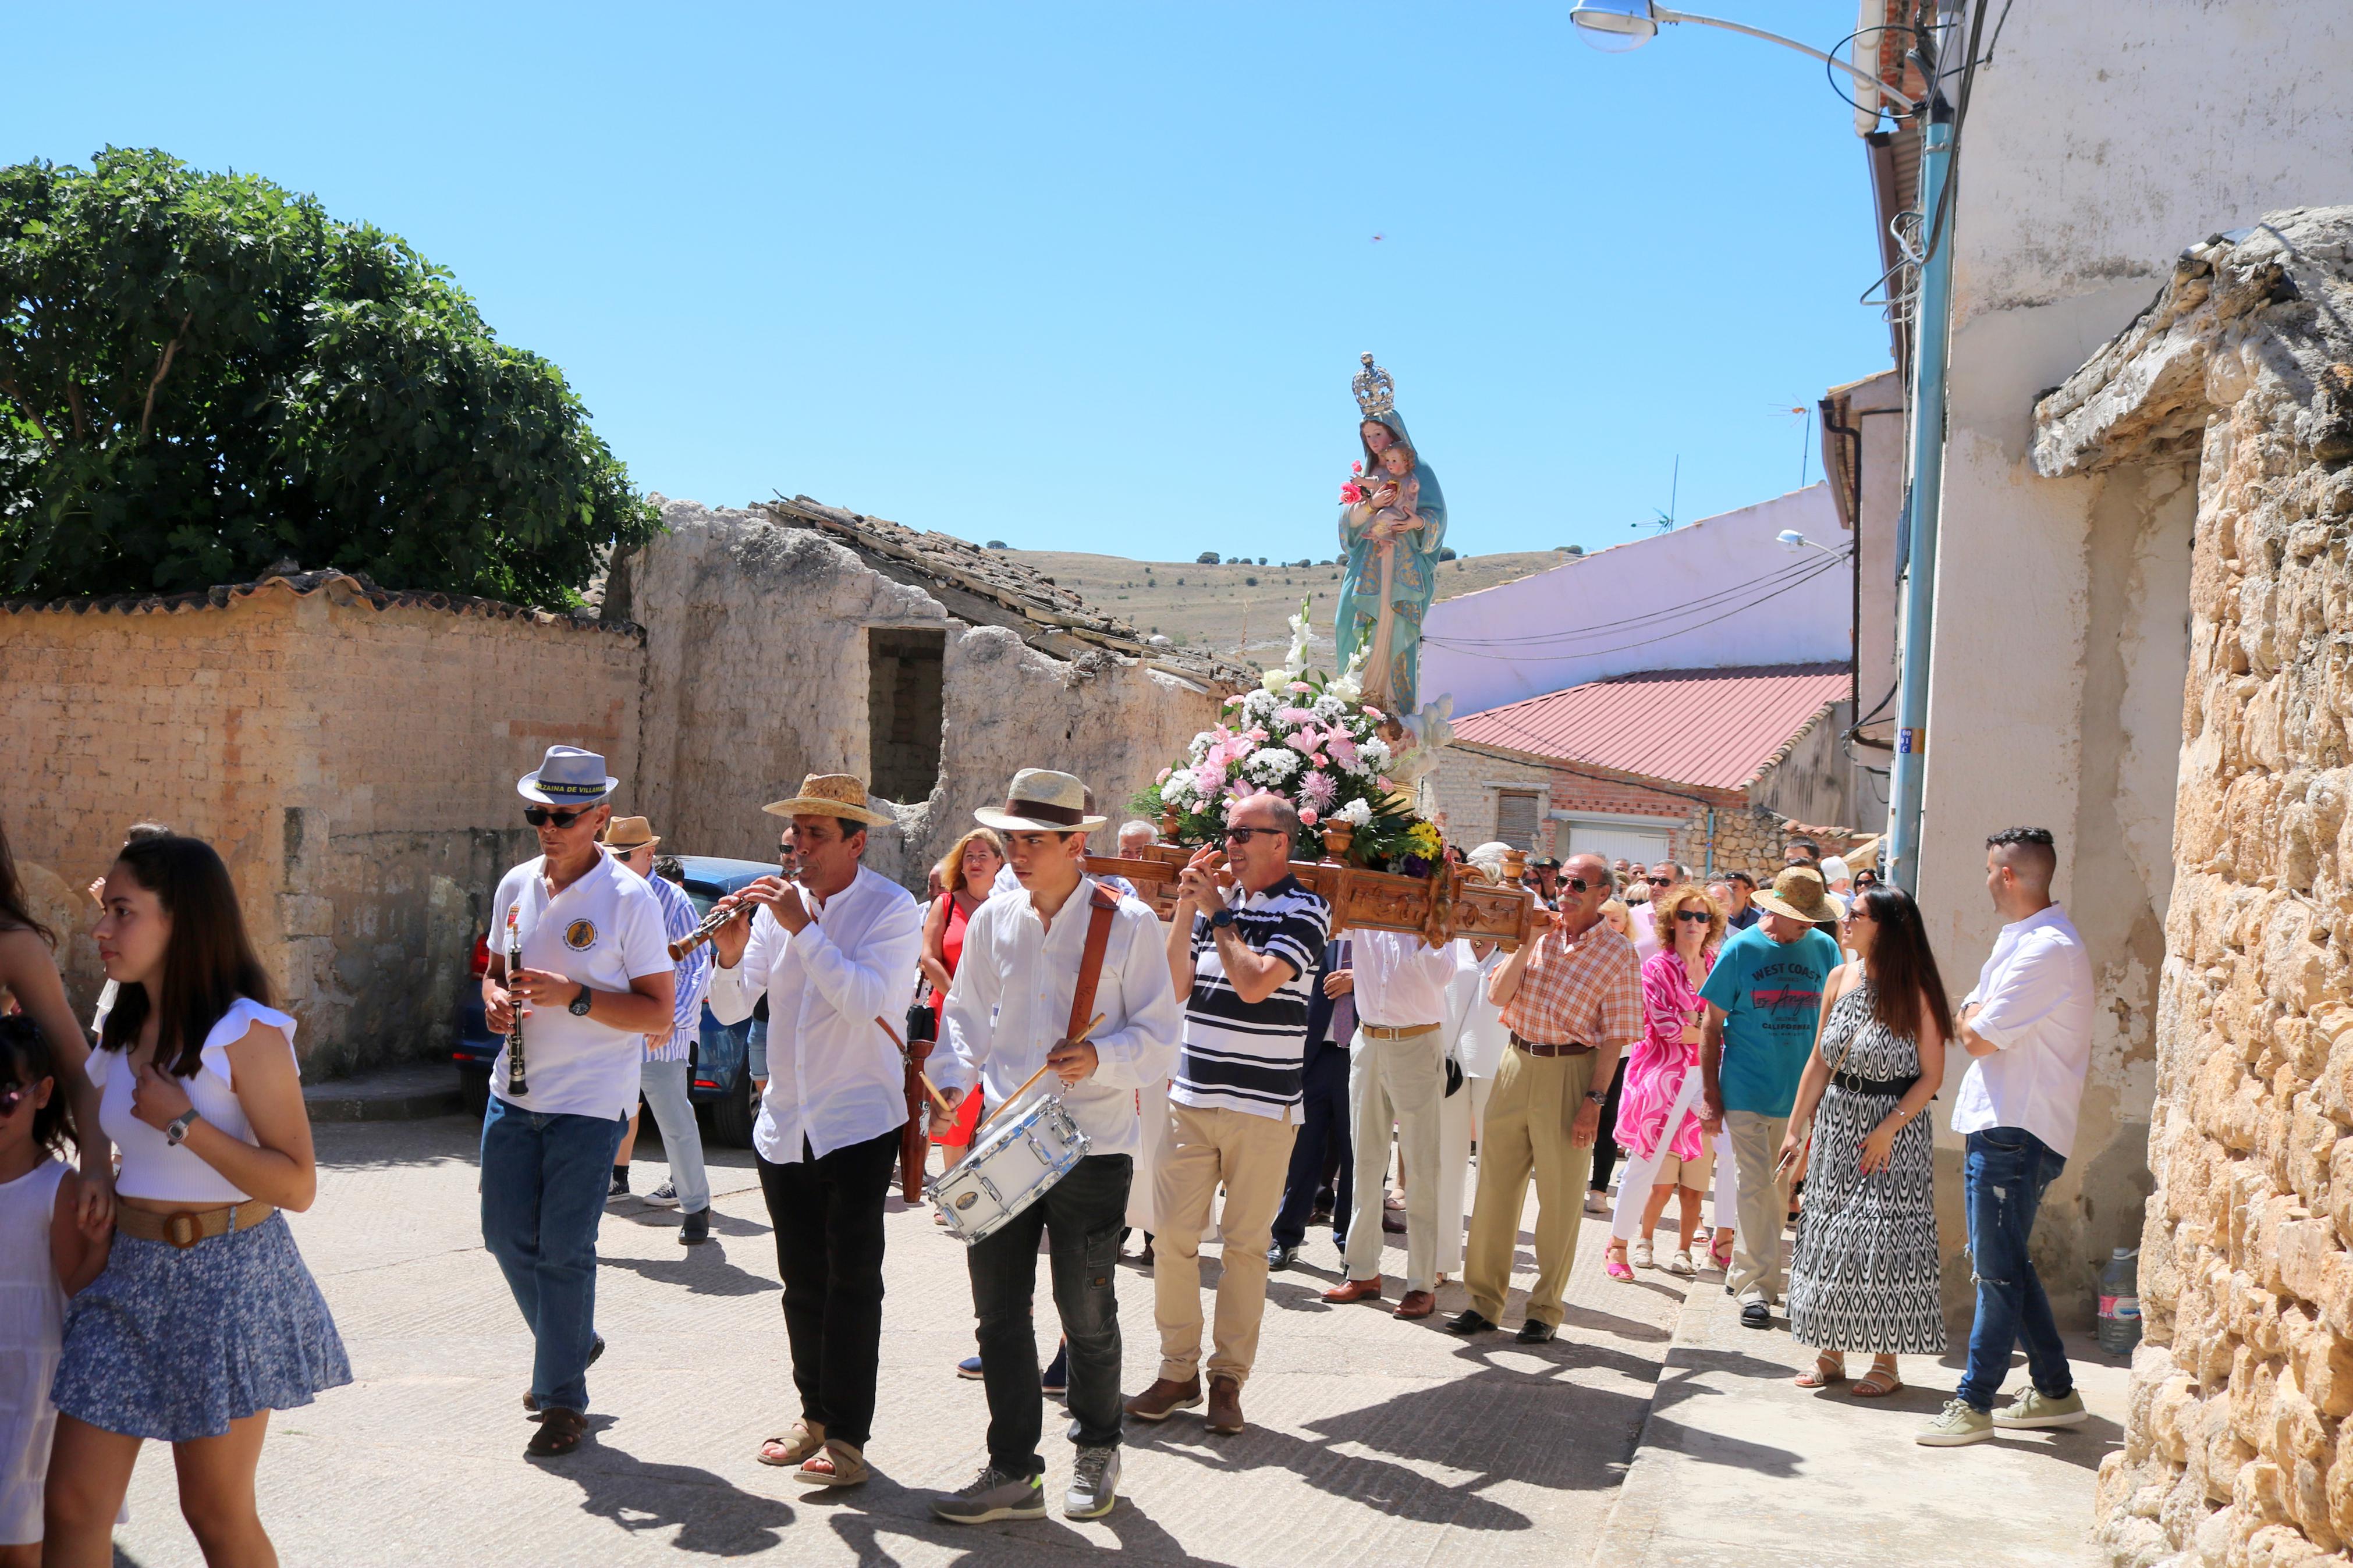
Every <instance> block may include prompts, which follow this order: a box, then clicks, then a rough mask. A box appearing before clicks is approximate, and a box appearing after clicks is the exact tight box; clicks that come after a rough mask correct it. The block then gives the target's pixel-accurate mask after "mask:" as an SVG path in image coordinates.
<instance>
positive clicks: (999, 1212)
mask: <svg viewBox="0 0 2353 1568" xmlns="http://www.w3.org/2000/svg"><path fill="white" fill-rule="evenodd" d="M1086 1153H1087V1135H1086V1134H1085V1133H1083V1132H1082V1131H1079V1127H1078V1123H1077V1122H1075V1121H1071V1113H1070V1112H1069V1111H1067V1110H1063V1109H1062V1101H1061V1100H1060V1097H1058V1096H1055V1095H1050V1094H1045V1095H1039V1097H1037V1098H1036V1099H1034V1100H1029V1101H1027V1102H1024V1101H1021V1100H1016V1101H1015V1102H1014V1103H1013V1104H1011V1105H1009V1106H1008V1107H1007V1108H1006V1109H1005V1110H1004V1111H1003V1112H1002V1113H1001V1114H999V1115H998V1116H997V1119H996V1120H995V1121H991V1122H990V1123H988V1125H987V1127H985V1128H983V1129H982V1130H981V1131H980V1133H979V1135H978V1136H977V1137H976V1138H975V1139H974V1140H973V1143H972V1151H971V1152H969V1153H967V1154H966V1155H965V1157H964V1158H963V1159H961V1160H958V1161H957V1162H956V1163H955V1164H954V1165H952V1166H950V1167H949V1168H948V1170H947V1172H946V1173H944V1174H943V1175H942V1176H941V1177H940V1179H939V1180H938V1181H937V1182H935V1183H934V1184H932V1201H933V1202H934V1203H935V1204H937V1205H939V1209H940V1213H941V1214H942V1215H944V1217H945V1218H946V1220H947V1222H948V1229H949V1230H950V1231H951V1232H953V1233H954V1234H955V1237H957V1239H959V1240H961V1241H963V1242H964V1243H965V1245H966V1246H970V1245H971V1244H972V1243H974V1242H976V1241H979V1240H981V1239H982V1238H983V1237H987V1236H990V1235H993V1234H994V1233H995V1232H997V1230H999V1229H1001V1228H1002V1227H1003V1226H1005V1224H1006V1223H1007V1222H1008V1221H1009V1220H1011V1219H1012V1218H1013V1216H1014V1215H1018V1214H1019V1213H1020V1212H1021V1211H1022V1210H1023V1209H1026V1208H1028V1207H1029V1205H1031V1204H1034V1203H1036V1202H1037V1201H1038V1200H1039V1198H1041V1197H1044V1196H1045V1195H1046V1189H1047V1188H1049V1187H1050V1186H1052V1185H1053V1184H1055V1183H1056V1182H1059V1181H1060V1180H1061V1179H1062V1178H1063V1177H1064V1176H1067V1175H1069V1174H1070V1173H1071V1171H1073V1170H1074V1169H1076V1168H1077V1166H1078V1163H1079V1162H1080V1161H1081V1160H1083V1159H1084V1158H1086Z"/></svg>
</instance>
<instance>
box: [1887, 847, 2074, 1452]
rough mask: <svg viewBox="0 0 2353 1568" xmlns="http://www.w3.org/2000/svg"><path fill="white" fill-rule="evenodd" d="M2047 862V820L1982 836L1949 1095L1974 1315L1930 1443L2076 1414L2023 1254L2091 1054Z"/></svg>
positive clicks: (2043, 1299) (2061, 1159)
mask: <svg viewBox="0 0 2353 1568" xmlns="http://www.w3.org/2000/svg"><path fill="white" fill-rule="evenodd" d="M2058 869H2059V853H2058V850H2057V849H2056V848H2055V847H2053V846H2052V840H2051V834H2050V833H2049V831H2048V830H2047V829H2044V828H2040V827H2013V828H2010V829H2009V830H2007V831H2005V832H2001V833H1997V834H1995V835H1994V836H1993V837H1990V838H1989V839H1987V840H1986V890H1987V891H1988V892H1989V893H1991V894H1992V895H1993V905H1994V908H1995V909H1996V910H1999V911H2000V914H2001V918H2002V921H2003V922H2004V923H2003V925H2002V928H2001V934H2000V936H1998V937H1996V938H1995V939H1994V944H1993V954H1992V956H1991V957H1989V958H1988V959H1987V960H1986V963H1985V968H1984V970H1983V971H1982V972H1981V973H1979V974H1978V984H1977V987H1976V989H1975V990H1973V991H1971V992H1970V993H1969V994H1968V998H1967V999H1966V1000H1964V1001H1963V1002H1962V1004H1961V1011H1960V1016H1958V1018H1957V1020H1956V1024H1957V1029H1956V1033H1957V1035H1958V1037H1959V1039H1960V1044H1961V1047H1962V1048H1963V1049H1964V1050H1966V1051H1968V1054H1969V1057H1970V1061H1969V1070H1968V1075H1967V1076H1966V1077H1964V1078H1963V1079H1961V1088H1960V1092H1959V1093H1958V1094H1957V1095H1956V1096H1955V1097H1954V1100H1953V1131H1956V1132H1959V1133H1963V1134H1965V1135H1966V1136H1967V1138H1968V1153H1967V1155H1966V1156H1965V1158H1964V1160H1963V1163H1962V1166H1961V1173H1962V1178H1961V1179H1962V1191H1963V1193H1964V1195H1965V1200H1966V1202H1967V1205H1968V1220H1969V1261H1970V1265H1971V1267H1972V1268H1973V1270H1974V1271H1975V1273H1976V1275H1977V1284H1978V1310H1977V1321H1976V1323H1975V1324H1974V1325H1973V1326H1972V1327H1971V1328H1970V1330H1969V1363H1968V1372H1967V1373H1964V1374H1963V1375H1962V1378H1961V1383H1960V1386H1959V1387H1958V1388H1957V1389H1956V1390H1955V1391H1954V1395H1953V1398H1952V1399H1951V1400H1949V1401H1947V1404H1946V1405H1945V1408H1944V1411H1943V1413H1942V1414H1941V1415H1938V1416H1937V1417H1936V1420H1934V1421H1933V1422H1931V1423H1929V1424H1928V1425H1927V1426H1925V1427H1923V1428H1922V1429H1921V1430H1920V1431H1919V1432H1917V1433H1916V1434H1915V1440H1916V1441H1918V1442H1920V1443H1923V1444H1926V1445H1927V1446H1929V1447H1957V1446H1958V1445H1960V1444H1963V1443H1975V1442H1979V1441H1981V1440H1983V1439H1985V1438H1987V1437H1990V1436H1993V1431H1994V1428H1995V1427H1997V1426H2006V1427H2040V1426H2075V1425H2077V1424H2079V1423H2080V1422H2082V1421H2083V1420H2084V1417H2085V1413H2084V1400H2083V1396H2082V1395H2081V1394H2077V1393H2076V1392H2075V1380H2074V1376H2073V1373H2071V1372H2070V1371H2069V1370H2068V1367H2067V1352H2066V1349H2065V1347H2064V1346H2063V1344H2062V1343H2061V1342H2060V1339H2059V1326H2058V1323H2057V1321H2055V1320H2054V1319H2053V1318H2052V1314H2051V1300H2050V1298H2049V1297H2047V1296H2046V1295H2044V1294H2043V1290H2042V1279H2039V1278H2038V1277H2037V1276H2036V1274H2035V1272H2034V1264H2033V1262H2032V1260H2031V1258H2029V1257H2028V1256H2027V1242H2028V1240H2029V1238H2030V1237H2031V1236H2032V1235H2033V1233H2034V1212H2035V1210H2036V1208H2037V1207H2038V1206H2040V1205H2041V1204H2042V1194H2043V1191H2044V1189H2046V1188H2047V1187H2049V1186H2050V1184H2051V1183H2052V1180H2053V1179H2054V1178H2055V1177H2057V1175H2058V1174H2059V1173H2060V1172H2061V1171H2062V1170H2063V1169H2064V1168H2065V1166H2066V1163H2067V1156H2068V1155H2069V1154H2070V1153H2071V1152H2073V1149H2074V1146H2075V1113H2076V1110H2077V1108H2078V1106H2079V1104H2080V1102H2081V1101H2082V1100H2083V1095H2084V1074H2085V1073H2086V1072H2088V1071H2089V1070H2090V1068H2091V1063H2092V1009H2093V1004H2094V995H2093V991H2092V962H2091V957H2090V955H2089V954H2088V953H2087V952H2085V951H2084V939H2083V938H2082V937H2080V936H2078V935H2077V934H2076V932H2075V927H2074V925H2073V922H2071V921H2069V920H2068V919H2067V911H2066V910H2063V909H2061V908H2060V907H2059V906H2058V905H2057V904H2055V903H2053V902H2052V901H2051V884H2052V878H2053V877H2054V876H2055V875H2056V874H2057V872H2058ZM2019 1342H2023V1343H2024V1344H2025V1346H2026V1368H2027V1373H2028V1375H2029V1376H2030V1377H2031V1380H2032V1381H2031V1384H2029V1386H2028V1387H2027V1389H2026V1392H2025V1393H2023V1394H2021V1395H2020V1396H2019V1397H2018V1399H2017V1400H2016V1401H2014V1402H2013V1403H2012V1404H2010V1405H2008V1406H2006V1407H2005V1408H2003V1409H2001V1410H1999V1411H1997V1410H1995V1409H1994V1408H1993V1402H1994V1396H1995V1395H1996V1394H2000V1392H2001V1385H2002V1382H2003V1380H2004V1379H2005V1378H2007V1377H2008V1376H2009V1375H2010V1347H2011V1346H2012V1345H2013V1344H2015V1343H2019Z"/></svg>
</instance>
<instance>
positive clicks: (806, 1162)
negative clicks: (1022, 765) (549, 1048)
mask: <svg viewBox="0 0 2353 1568" xmlns="http://www.w3.org/2000/svg"><path fill="white" fill-rule="evenodd" d="M761 809H762V810H763V811H765V812H767V813H768V814H769V815H770V816H787V817H790V818H791V819H792V824H793V846H794V848H795V849H796V850H797V854H798V858H799V861H800V873H799V877H798V879H797V880H796V881H791V882H787V881H786V880H784V879H781V878H777V877H763V878H761V879H759V880H758V881H756V882H754V883H753V884H752V885H751V886H750V887H748V888H746V889H744V890H743V891H741V892H737V893H731V894H729V895H728V897H727V898H726V899H724V900H721V901H722V902H723V903H726V904H728V905H729V906H730V907H731V908H734V909H738V910H746V909H751V910H756V911H757V912H756V913H754V914H753V915H752V916H751V917H750V919H749V920H744V919H738V920H733V921H729V922H727V923H726V924H725V925H723V926H721V927H720V928H719V931H718V934H717V935H716V936H715V937H714V938H713V939H712V943H713V945H714V946H716V947H717V948H718V950H719V967H718V968H717V969H716V970H714V971H713V972H712V977H711V1011H712V1015H713V1016H716V1017H717V1018H718V1019H719V1021H720V1022H721V1023H723V1024H737V1023H741V1022H743V1021H744V1019H745V1018H748V1017H750V1016H752V1009H753V1007H754V1005H756V1004H757V1003H758V1002H759V1000H760V998H761V996H763V995H764V994H765V996H766V997H767V999H768V1087H767V1089H765V1091H764V1092H763V1093H762V1094H761V1096H760V1118H759V1121H756V1122H755V1123H754V1125H753V1128H752V1147H753V1151H754V1153H755V1154H756V1155H757V1156H758V1158H759V1165H760V1192H761V1194H762V1195H763V1196H764V1197H765V1198H766V1200H767V1204H768V1218H769V1221H770V1222H771V1223H772V1224H773V1225H774V1226H775V1227H776V1268H777V1270H778V1272H779V1273H780V1274H781V1275H782V1276H783V1278H784V1282H785V1330H786V1335H787V1337H788V1338H789V1339H790V1341H791V1343H792V1355H793V1385H794V1387H795V1388H796V1389H797V1390H798V1391H799V1394H800V1398H801V1418H800V1420H799V1421H797V1422H796V1423H795V1424H794V1425H793V1426H792V1428H791V1430H789V1431H787V1432H786V1433H785V1434H783V1435H781V1436H775V1437H770V1438H768V1439H767V1440H766V1441H765V1442H764V1443H762V1444H761V1446H760V1451H759V1454H758V1456H757V1457H758V1458H759V1460H760V1462H761V1463H762V1464H765V1465H786V1466H797V1467H798V1468H797V1471H796V1474H797V1479H801V1480H804V1481H807V1482H811V1483H813V1484H815V1485H818V1486H827V1487H846V1486H856V1485H858V1484H859V1483H860V1482H862V1481H864V1480H865V1479H867V1476H868V1470H867V1466H866V1457H865V1455H866V1442H867V1438H868V1437H869V1436H871V1428H872V1426H873V1425H874V1384H875V1373H876V1369H877V1366H878V1364H879V1361H880V1357H881V1348H882V1205H883V1202H884V1200H885V1199H886V1198H887V1197H888V1195H889V1194H890V1190H891V1173H892V1171H893V1170H895V1169H896V1168H897V1166H898V1162H899V1129H900V1128H901V1127H902V1125H904V1124H905V1122H906V1120H907V1087H906V1086H907V1071H906V1066H905V1064H904V1062H902V1060H901V1058H900V1056H899V1047H898V1045H897V1043H896V1042H895V1041H894V1040H892V1037H891V1036H890V1035H889V1034H887V1033H885V1032H884V1031H883V1028H882V1026H881V1024H880V1023H879V1022H878V1020H879V1019H881V1018H884V1017H888V1016H893V1015H895V1014H896V1013H897V1012H898V1011H899V1010H900V1009H902V1008H903V1007H904V1006H905V1005H906V1002H907V992H908V989H909V988H910V987H911V986H912V985H913V983H914V979H915V960H916V959H917V957H918V956H920V955H921V953H922V952H923V906H922V905H920V904H918V903H917V902H915V900H913V898H911V897H910V896H909V895H908V893H907V890H906V889H904V888H902V887H900V886H899V885H898V884H897V883H896V882H893V881H892V880H891V879H889V878H887V877H884V876H882V875H881V874H880V873H878V872H876V871H873V870H871V869H870V868H867V867H865V866H863V865H860V863H859V858H860V856H862V855H863V854H864V853H865V852H866V830H867V828H868V827H870V826H874V825H877V824H880V823H885V822H888V821H890V820H891V818H890V817H888V816H885V815H883V814H882V813H881V812H878V811H874V810H872V809H871V808H869V807H868V805H867V804H866V785H865V783H864V782H863V781H862V780H860V779H857V778H854V777H852V776H851V775H849V774H848V773H811V774H809V775H808V776H807V778H805V779H803V780H802V781H801V787H800V793H799V794H797V795H794V796H793V797H792V798H791V799H790V800H780V801H776V802H774V803H772V804H770V805H765V806H763V807H761Z"/></svg>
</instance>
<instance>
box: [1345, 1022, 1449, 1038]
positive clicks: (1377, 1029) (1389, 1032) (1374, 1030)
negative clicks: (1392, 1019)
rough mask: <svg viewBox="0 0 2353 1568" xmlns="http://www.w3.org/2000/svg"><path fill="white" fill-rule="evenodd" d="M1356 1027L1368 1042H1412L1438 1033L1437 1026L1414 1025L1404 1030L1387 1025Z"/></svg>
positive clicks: (1362, 1025) (1360, 1025)
mask: <svg viewBox="0 0 2353 1568" xmlns="http://www.w3.org/2000/svg"><path fill="white" fill-rule="evenodd" d="M1356 1027H1357V1028H1359V1029H1362V1030H1363V1031H1364V1032H1365V1038H1366V1039H1368V1040H1410V1039H1413V1038H1414V1037H1417V1036H1420V1035H1430V1034H1435V1033H1437V1032H1438V1026H1437V1025H1435V1024H1414V1025H1410V1026H1407V1027H1405V1028H1402V1029H1392V1028H1390V1027H1389V1026H1388V1025H1386V1024H1359V1025H1357V1026H1356Z"/></svg>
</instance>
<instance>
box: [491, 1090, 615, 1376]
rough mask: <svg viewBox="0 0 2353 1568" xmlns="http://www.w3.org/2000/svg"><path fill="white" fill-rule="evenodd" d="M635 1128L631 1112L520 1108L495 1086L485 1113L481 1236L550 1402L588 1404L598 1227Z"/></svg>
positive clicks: (532, 1366) (594, 1319)
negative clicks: (617, 1160)
mask: <svg viewBox="0 0 2353 1568" xmlns="http://www.w3.org/2000/svg"><path fill="white" fill-rule="evenodd" d="M628 1127H629V1121H628V1117H626V1116H617V1117H615V1118H614V1119H613V1120H612V1121H602V1120H600V1119H598V1118H596V1117H594V1116H565V1115H562V1114H554V1113H546V1112H541V1111H536V1110H518V1109H516V1108H515V1107H514V1106H512V1105H509V1104H508V1103H507V1102H506V1101H505V1100H501V1099H500V1098H499V1097H498V1096H497V1095H495V1094H494V1095H492V1096H491V1104H490V1109H489V1110H487V1111H486V1112H485V1113H484V1114H483V1117H482V1243H483V1245H484V1246H486V1247H489V1248H490V1249H491V1257H492V1258H497V1259H498V1260H499V1268H501V1270H502V1271H504V1273H505V1274H506V1277H507V1289H510V1290H512V1291H513V1292H514V1299H515V1305H516V1306H518V1307H520V1308H522V1321H523V1322H524V1323H525V1324H526V1325H527V1326H528V1327H529V1328H530V1330H531V1332H532V1338H533V1341H535V1342H536V1345H537V1348H536V1350H535V1351H534V1352H533V1357H532V1365H531V1392H532V1394H533V1396H534V1397H536V1398H537V1399H538V1401H539V1407H540V1408H541V1409H542V1410H579V1411H586V1409H587V1408H588V1347H589V1345H590V1343H591V1342H593V1341H594V1340H595V1338H596V1226H597V1222H598V1221H600V1220H602V1219H603V1218H604V1217H605V1194H606V1191H607V1188H608V1187H609V1186H610V1185H611V1184H612V1180H613V1156H614V1155H616V1154H617V1153H619V1152H621V1134H622V1133H624V1132H626V1131H628Z"/></svg>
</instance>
